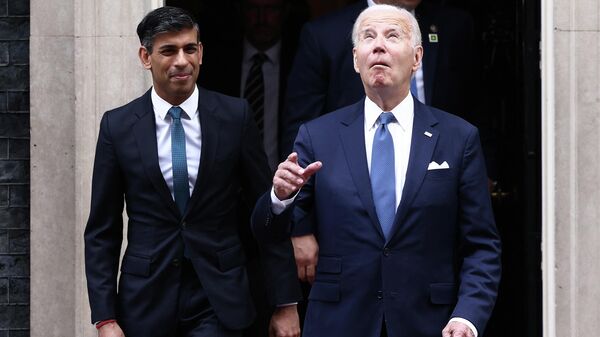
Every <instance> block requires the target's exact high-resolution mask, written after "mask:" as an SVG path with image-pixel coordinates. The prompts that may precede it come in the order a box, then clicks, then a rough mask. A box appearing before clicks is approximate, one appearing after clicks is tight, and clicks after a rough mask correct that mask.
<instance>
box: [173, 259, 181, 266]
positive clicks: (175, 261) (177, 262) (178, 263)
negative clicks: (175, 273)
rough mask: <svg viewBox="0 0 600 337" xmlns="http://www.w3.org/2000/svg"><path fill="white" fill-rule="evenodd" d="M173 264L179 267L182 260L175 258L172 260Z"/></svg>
mask: <svg viewBox="0 0 600 337" xmlns="http://www.w3.org/2000/svg"><path fill="white" fill-rule="evenodd" d="M171 265H172V266H173V267H179V266H180V265H181V261H179V259H173V261H171Z"/></svg>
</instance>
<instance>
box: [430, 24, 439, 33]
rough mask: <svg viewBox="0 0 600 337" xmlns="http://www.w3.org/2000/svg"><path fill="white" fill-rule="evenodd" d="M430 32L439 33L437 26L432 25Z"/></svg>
mask: <svg viewBox="0 0 600 337" xmlns="http://www.w3.org/2000/svg"><path fill="white" fill-rule="evenodd" d="M429 30H430V31H431V32H432V33H437V26H436V25H431V26H429Z"/></svg>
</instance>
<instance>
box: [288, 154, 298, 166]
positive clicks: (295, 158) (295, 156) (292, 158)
mask: <svg viewBox="0 0 600 337" xmlns="http://www.w3.org/2000/svg"><path fill="white" fill-rule="evenodd" d="M287 160H288V161H291V162H292V163H294V164H296V165H298V154H297V153H296V152H292V153H290V154H289V155H288V156H287Z"/></svg>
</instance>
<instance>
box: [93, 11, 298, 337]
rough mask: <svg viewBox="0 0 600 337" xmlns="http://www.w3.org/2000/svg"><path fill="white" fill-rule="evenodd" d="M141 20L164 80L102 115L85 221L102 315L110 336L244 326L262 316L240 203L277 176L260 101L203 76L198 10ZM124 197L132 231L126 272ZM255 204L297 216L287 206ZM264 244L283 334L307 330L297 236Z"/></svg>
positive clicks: (223, 331) (149, 58) (146, 62)
mask: <svg viewBox="0 0 600 337" xmlns="http://www.w3.org/2000/svg"><path fill="white" fill-rule="evenodd" d="M137 32H138V35H139V37H140V42H141V46H140V48H139V57H140V60H141V62H142V65H143V66H144V67H145V68H146V69H148V70H149V71H150V72H151V73H152V81H153V87H152V88H151V89H150V90H148V92H146V93H145V94H144V95H143V96H141V97H139V98H137V99H135V100H134V101H132V102H130V103H128V104H126V105H124V106H122V107H119V108H117V109H114V110H111V111H108V112H106V113H105V114H104V116H103V117H102V121H101V123H100V132H99V137H98V144H97V147H96V157H95V163H94V175H93V180H92V203H91V209H90V216H89V219H88V222H87V226H86V229H85V265H86V276H87V284H88V293H89V300H90V307H91V312H92V322H93V323H96V327H97V328H98V334H99V336H100V337H123V336H127V337H135V336H139V337H166V336H173V337H175V336H177V337H213V336H223V337H239V336H241V334H242V329H244V328H245V327H247V326H249V325H250V324H251V323H252V321H253V320H254V317H255V308H254V306H253V303H252V299H251V297H250V290H249V285H248V276H247V273H246V267H245V256H244V250H243V248H242V245H241V241H240V233H239V232H240V231H239V229H240V222H241V223H242V224H246V223H247V220H243V219H242V220H240V219H239V216H238V209H239V203H240V202H241V200H242V199H243V200H244V201H245V202H247V203H248V204H250V205H254V203H255V201H256V200H257V198H258V197H259V196H260V195H261V194H263V193H264V192H265V191H266V190H268V188H269V179H270V178H269V172H270V170H269V167H268V165H267V162H266V157H265V154H264V151H263V147H262V144H261V142H260V140H259V138H258V131H257V128H256V125H255V123H254V121H253V117H252V111H251V109H250V108H249V106H248V103H247V102H246V101H245V100H243V99H240V98H234V97H229V96H225V95H221V94H218V93H216V92H212V91H209V90H205V89H202V88H199V87H197V86H196V79H197V77H198V74H199V72H200V65H201V64H202V54H203V46H202V44H201V43H200V41H199V31H198V25H197V24H196V23H195V22H194V20H193V19H192V17H191V16H190V15H189V14H188V13H187V12H185V11H184V10H182V9H179V8H175V7H162V8H159V9H156V10H154V11H152V12H150V13H149V14H148V15H146V17H144V19H143V20H142V21H141V22H140V24H139V25H138V29H137ZM240 191H241V192H242V195H243V198H242V197H240ZM124 202H126V204H127V215H128V218H129V222H128V227H127V229H128V231H127V239H128V242H127V248H126V250H125V254H124V256H123V259H122V262H121V274H120V279H119V282H118V283H117V275H118V270H119V253H120V251H121V244H122V241H123V222H122V221H123V220H122V212H123V206H124ZM255 216H257V217H258V218H259V221H260V218H266V217H268V218H269V219H271V218H273V219H274V220H273V221H272V224H273V225H274V226H276V225H278V221H280V220H281V223H280V224H279V225H280V226H279V227H281V228H285V226H284V224H285V223H287V222H289V218H288V221H286V218H285V217H286V213H283V214H281V215H280V216H279V217H272V216H271V214H270V211H268V212H267V213H263V214H261V213H257V214H255ZM257 234H260V232H257ZM261 248H262V249H261V252H262V257H263V260H262V262H263V266H264V267H265V270H266V275H265V279H266V281H265V282H266V283H267V284H268V288H269V293H270V295H271V296H270V298H271V304H272V305H273V307H277V309H275V313H274V315H273V319H272V329H271V332H272V335H273V336H298V334H299V327H298V317H297V314H296V313H295V304H294V303H296V302H297V301H298V300H299V296H300V291H299V287H298V285H297V278H296V269H295V266H294V263H293V255H292V254H293V251H292V247H291V243H290V241H289V239H283V240H281V239H280V240H271V241H270V242H268V243H264V244H263V245H262V246H261Z"/></svg>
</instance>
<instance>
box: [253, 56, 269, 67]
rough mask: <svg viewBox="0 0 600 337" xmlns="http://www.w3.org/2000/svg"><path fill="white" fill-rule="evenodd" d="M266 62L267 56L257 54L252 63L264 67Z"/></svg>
mask: <svg viewBox="0 0 600 337" xmlns="http://www.w3.org/2000/svg"><path fill="white" fill-rule="evenodd" d="M266 60H267V55H265V54H264V53H256V54H254V56H252V62H254V64H258V65H262V64H263V63H265V61H266Z"/></svg>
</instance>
